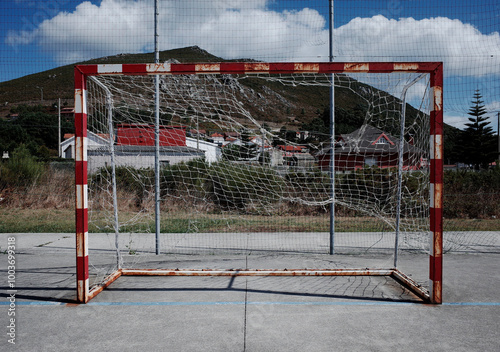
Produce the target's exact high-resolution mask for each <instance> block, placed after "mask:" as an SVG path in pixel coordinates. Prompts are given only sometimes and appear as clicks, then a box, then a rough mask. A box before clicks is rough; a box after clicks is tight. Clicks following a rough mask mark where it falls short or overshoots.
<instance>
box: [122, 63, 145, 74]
mask: <svg viewBox="0 0 500 352" xmlns="http://www.w3.org/2000/svg"><path fill="white" fill-rule="evenodd" d="M122 73H128V74H137V75H142V74H146V73H147V72H146V64H123V65H122Z"/></svg>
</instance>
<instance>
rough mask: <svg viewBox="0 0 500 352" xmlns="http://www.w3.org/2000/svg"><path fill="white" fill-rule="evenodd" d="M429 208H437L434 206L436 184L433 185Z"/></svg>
mask: <svg viewBox="0 0 500 352" xmlns="http://www.w3.org/2000/svg"><path fill="white" fill-rule="evenodd" d="M429 206H430V207H431V208H435V206H434V183H431V189H430V202H429Z"/></svg>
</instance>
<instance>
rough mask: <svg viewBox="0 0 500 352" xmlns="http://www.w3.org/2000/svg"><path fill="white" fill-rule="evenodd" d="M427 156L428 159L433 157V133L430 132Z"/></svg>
mask: <svg viewBox="0 0 500 352" xmlns="http://www.w3.org/2000/svg"><path fill="white" fill-rule="evenodd" d="M429 149H430V150H429V156H430V159H435V158H434V135H433V134H431V135H430V137H429Z"/></svg>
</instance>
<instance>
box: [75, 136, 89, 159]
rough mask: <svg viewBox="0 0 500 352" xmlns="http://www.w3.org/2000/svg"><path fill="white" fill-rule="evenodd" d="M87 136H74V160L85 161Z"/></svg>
mask: <svg viewBox="0 0 500 352" xmlns="http://www.w3.org/2000/svg"><path fill="white" fill-rule="evenodd" d="M87 145H88V140H87V137H75V161H87Z"/></svg>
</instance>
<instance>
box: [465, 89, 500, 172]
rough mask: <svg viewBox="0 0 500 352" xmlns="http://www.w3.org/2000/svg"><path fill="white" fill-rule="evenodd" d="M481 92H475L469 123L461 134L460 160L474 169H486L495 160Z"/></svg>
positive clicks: (493, 138) (492, 136) (493, 136)
mask: <svg viewBox="0 0 500 352" xmlns="http://www.w3.org/2000/svg"><path fill="white" fill-rule="evenodd" d="M481 99H482V96H481V92H480V91H479V90H476V91H475V93H474V99H473V101H472V105H471V107H470V109H469V112H468V115H469V116H470V117H469V118H468V119H469V122H468V123H466V124H465V126H467V128H466V129H465V130H464V131H463V133H462V148H463V149H462V159H463V160H464V162H465V163H467V164H471V165H474V168H476V169H479V168H487V167H488V164H489V163H491V162H492V161H494V160H495V134H494V132H493V128H492V127H491V126H489V125H490V121H488V119H489V117H487V116H485V115H486V114H487V111H486V108H485V106H484V102H483V101H482V100H481Z"/></svg>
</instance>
